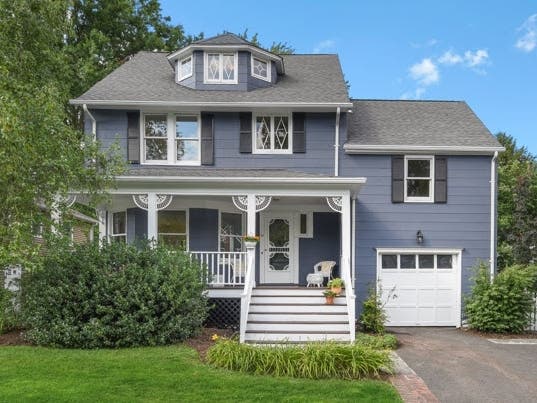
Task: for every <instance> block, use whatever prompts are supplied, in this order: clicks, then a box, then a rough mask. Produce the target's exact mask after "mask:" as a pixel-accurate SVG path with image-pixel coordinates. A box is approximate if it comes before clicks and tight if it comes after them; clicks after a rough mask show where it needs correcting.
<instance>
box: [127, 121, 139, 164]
mask: <svg viewBox="0 0 537 403" xmlns="http://www.w3.org/2000/svg"><path fill="white" fill-rule="evenodd" d="M127 159H128V160H129V162H130V163H131V164H139V163H140V113H139V112H127Z"/></svg>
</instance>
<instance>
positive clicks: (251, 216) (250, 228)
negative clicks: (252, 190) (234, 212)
mask: <svg viewBox="0 0 537 403" xmlns="http://www.w3.org/2000/svg"><path fill="white" fill-rule="evenodd" d="M247 197H248V210H247V212H246V214H247V221H246V223H247V225H246V233H247V234H248V236H255V233H256V228H255V227H256V226H255V212H256V207H257V206H256V200H255V195H254V194H249V195H248V196H247Z"/></svg>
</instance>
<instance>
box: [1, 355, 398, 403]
mask: <svg viewBox="0 0 537 403" xmlns="http://www.w3.org/2000/svg"><path fill="white" fill-rule="evenodd" d="M4 401H5V402H19V401H24V402H27V401H54V402H65V401H76V402H90V401H91V402H96V401H99V402H112V401H113V402H136V401H143V402H147V401H181V402H244V401H270V402H275V401H286V402H330V401H332V402H336V401H360V402H400V401H401V399H400V398H399V396H398V394H397V392H396V391H395V389H393V388H392V387H391V386H390V385H389V384H387V383H383V382H378V381H336V380H334V381H314V380H303V379H291V378H273V377H268V376H254V375H243V374H238V373H234V372H229V371H225V370H219V369H214V368H211V367H210V366H208V365H205V364H202V363H201V362H200V361H199V359H198V356H197V353H196V351H194V350H193V349H191V348H189V347H185V346H181V345H177V346H169V347H154V348H135V349H123V350H61V349H50V348H40V347H22V346H20V347H0V402H4Z"/></svg>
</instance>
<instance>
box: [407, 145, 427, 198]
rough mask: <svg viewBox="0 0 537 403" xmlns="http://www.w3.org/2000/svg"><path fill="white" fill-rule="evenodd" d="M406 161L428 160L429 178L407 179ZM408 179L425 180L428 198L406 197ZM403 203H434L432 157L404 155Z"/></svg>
mask: <svg viewBox="0 0 537 403" xmlns="http://www.w3.org/2000/svg"><path fill="white" fill-rule="evenodd" d="M408 160H428V161H429V162H430V169H429V175H430V177H429V178H425V177H423V178H422V177H412V178H409V177H408ZM409 179H424V180H425V179H427V180H429V196H428V197H411V196H408V194H407V193H408V186H407V181H408V180H409ZM404 191H405V199H404V200H405V203H434V155H405V180H404Z"/></svg>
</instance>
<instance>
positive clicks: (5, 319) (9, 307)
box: [0, 271, 13, 334]
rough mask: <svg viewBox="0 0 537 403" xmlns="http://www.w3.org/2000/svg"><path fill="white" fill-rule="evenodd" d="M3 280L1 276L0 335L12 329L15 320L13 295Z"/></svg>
mask: <svg viewBox="0 0 537 403" xmlns="http://www.w3.org/2000/svg"><path fill="white" fill-rule="evenodd" d="M0 274H2V272H1V271H0ZM3 280H4V279H3V278H2V277H1V276H0V334H2V333H4V332H7V331H9V330H10V329H11V327H12V318H13V293H12V292H11V291H9V290H7V289H5V288H4V284H3Z"/></svg>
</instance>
